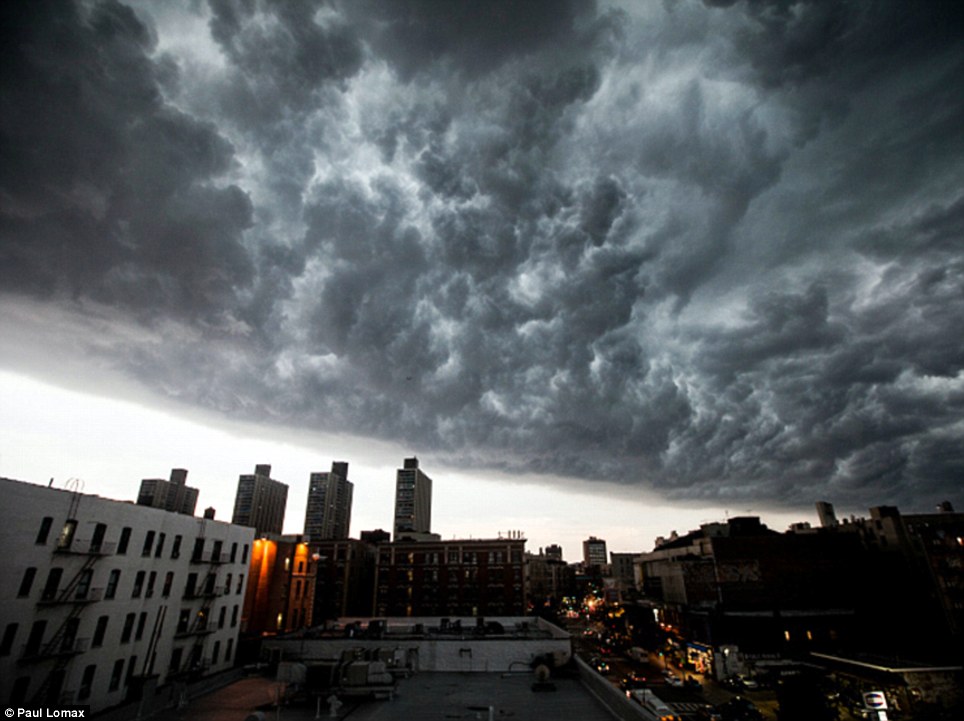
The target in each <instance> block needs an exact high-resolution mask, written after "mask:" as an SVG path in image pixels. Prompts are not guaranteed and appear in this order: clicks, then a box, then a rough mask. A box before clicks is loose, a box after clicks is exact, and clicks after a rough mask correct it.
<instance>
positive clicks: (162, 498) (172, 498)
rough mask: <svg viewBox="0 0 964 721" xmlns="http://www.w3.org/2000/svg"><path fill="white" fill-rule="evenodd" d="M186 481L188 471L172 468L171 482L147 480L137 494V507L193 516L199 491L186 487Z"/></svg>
mask: <svg viewBox="0 0 964 721" xmlns="http://www.w3.org/2000/svg"><path fill="white" fill-rule="evenodd" d="M185 481H187V470H186V469H184V468H172V469H171V480H170V481H165V480H164V479H163V478H145V479H143V480H142V481H141V487H140V490H139V491H138V493H137V505H139V506H151V507H152V508H163V509H164V510H165V511H173V512H174V513H184V514H186V515H188V516H193V515H194V509H195V507H196V506H197V494H198V490H197V489H196V488H191V487H190V486H188V485H185Z"/></svg>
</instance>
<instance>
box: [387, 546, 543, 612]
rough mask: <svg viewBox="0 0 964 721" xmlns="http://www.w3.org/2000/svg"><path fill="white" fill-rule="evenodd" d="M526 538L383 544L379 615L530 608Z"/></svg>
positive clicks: (511, 610)
mask: <svg viewBox="0 0 964 721" xmlns="http://www.w3.org/2000/svg"><path fill="white" fill-rule="evenodd" d="M524 554H525V539H524V538H510V539H506V538H499V539H491V540H484V539H480V540H475V539H473V540H453V541H426V540H422V541H394V542H392V543H387V544H382V545H380V546H379V547H378V555H377V563H376V568H375V586H376V591H375V598H376V603H375V611H376V615H378V616H458V615H461V616H489V615H495V616H498V615H517V614H523V613H525V611H526V593H525V582H524V575H523V571H524Z"/></svg>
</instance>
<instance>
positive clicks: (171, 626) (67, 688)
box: [0, 479, 253, 713]
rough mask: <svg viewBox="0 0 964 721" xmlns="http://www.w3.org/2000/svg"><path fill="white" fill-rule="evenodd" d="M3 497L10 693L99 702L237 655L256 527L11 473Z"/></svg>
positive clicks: (208, 669)
mask: <svg viewBox="0 0 964 721" xmlns="http://www.w3.org/2000/svg"><path fill="white" fill-rule="evenodd" d="M0 497H2V498H3V503H2V504H0V543H2V547H3V548H4V549H7V550H8V552H7V553H5V554H4V555H3V557H2V559H0V575H2V577H3V578H5V579H7V582H6V583H4V584H2V587H0V609H3V616H2V620H0V700H2V701H3V703H4V704H6V705H7V706H10V707H24V706H28V705H34V706H47V707H53V706H59V705H63V704H68V703H75V704H83V705H89V706H90V707H91V711H92V712H93V713H97V712H98V711H101V710H104V709H107V708H110V707H114V706H119V705H121V704H123V703H125V701H128V700H130V699H132V698H137V697H139V696H141V695H143V697H144V698H145V699H146V698H148V689H151V688H153V687H155V686H163V685H165V684H170V683H172V682H175V681H192V680H195V679H197V678H200V677H204V676H207V675H209V674H214V673H218V672H220V671H223V670H225V669H228V668H230V667H231V666H232V665H233V663H234V655H235V653H236V651H237V639H238V631H239V622H240V614H241V609H242V602H243V599H244V592H245V588H246V582H247V578H246V573H247V565H248V553H249V550H250V546H251V542H252V536H253V532H252V530H251V529H250V528H244V527H242V526H236V525H231V524H228V523H224V522H219V521H212V520H205V519H200V518H194V517H189V516H186V515H183V514H180V513H171V512H168V511H164V510H160V509H157V508H149V507H146V506H142V505H136V504H133V503H129V502H121V501H114V500H109V499H106V498H100V497H98V496H93V495H85V494H82V493H77V492H71V491H67V490H62V489H57V488H50V487H47V486H37V485H33V484H30V483H24V482H21V481H14V480H10V479H0ZM11 549H16V552H10V550H11ZM150 698H154V697H153V696H151V697H150ZM157 698H161V696H160V695H159V696H157Z"/></svg>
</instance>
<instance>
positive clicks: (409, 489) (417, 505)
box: [392, 458, 432, 541]
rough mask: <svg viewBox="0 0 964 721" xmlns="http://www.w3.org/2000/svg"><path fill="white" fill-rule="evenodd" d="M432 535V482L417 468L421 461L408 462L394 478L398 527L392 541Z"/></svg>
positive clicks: (395, 528) (416, 459)
mask: <svg viewBox="0 0 964 721" xmlns="http://www.w3.org/2000/svg"><path fill="white" fill-rule="evenodd" d="M431 532H432V479H431V478H429V477H428V476H427V475H425V473H423V472H422V471H421V469H419V467H418V458H406V459H405V461H404V464H403V466H402V468H399V469H398V471H397V473H396V475H395V526H394V534H393V536H392V538H393V540H395V541H401V540H404V539H406V538H419V537H429V536H430V534H431Z"/></svg>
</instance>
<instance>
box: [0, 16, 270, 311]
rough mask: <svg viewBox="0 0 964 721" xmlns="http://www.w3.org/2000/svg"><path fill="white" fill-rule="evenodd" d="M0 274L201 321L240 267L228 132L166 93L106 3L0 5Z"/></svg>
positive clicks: (227, 294)
mask: <svg viewBox="0 0 964 721" xmlns="http://www.w3.org/2000/svg"><path fill="white" fill-rule="evenodd" d="M2 12H3V13H4V16H5V17H4V19H3V23H2V26H3V32H4V35H5V37H4V39H3V43H2V45H3V51H2V52H3V58H2V61H0V66H2V68H0V73H2V75H0V87H2V105H3V116H2V120H0V123H2V125H0V133H2V147H3V155H2V157H3V161H2V163H0V189H2V191H0V192H2V215H0V229H2V234H3V244H2V246H0V258H2V262H0V279H2V283H3V286H4V287H5V288H6V289H8V290H10V289H15V290H19V291H23V292H27V293H31V294H40V295H45V296H49V295H59V294H64V295H67V296H70V297H74V298H78V297H85V298H92V299H94V300H98V301H102V302H105V303H116V304H118V305H120V306H122V307H130V308H132V309H136V311H137V312H138V313H143V314H145V315H148V316H154V315H163V314H165V313H176V314H188V315H192V316H195V317H198V318H207V319H209V320H210V319H212V318H214V317H215V316H218V315H220V314H221V313H222V312H223V311H224V310H226V309H227V310H230V308H231V307H232V306H233V305H234V304H235V303H236V300H235V294H236V293H237V291H238V290H239V289H241V288H243V287H244V286H245V285H247V284H248V283H250V282H251V281H252V279H253V277H254V268H253V266H252V264H251V262H250V259H249V257H248V255H247V253H246V251H245V250H244V248H243V247H242V246H241V234H242V232H243V231H244V230H245V228H246V227H248V226H249V225H250V221H251V205H250V202H249V201H248V198H247V196H246V194H245V193H244V191H242V190H241V189H240V188H238V187H237V186H234V185H230V184H223V183H220V182H218V179H219V178H220V177H221V176H223V175H224V173H225V172H226V171H227V170H228V169H229V168H230V167H231V164H232V162H233V152H232V148H231V145H230V143H228V142H227V141H226V140H225V139H224V138H223V137H221V136H220V135H219V134H218V132H217V129H216V128H215V127H214V126H213V125H212V124H211V123H208V122H204V121H201V120H198V119H196V118H193V117H190V116H187V115H185V114H183V113H181V112H179V111H177V110H176V109H175V108H172V107H170V106H168V105H166V104H165V103H164V102H163V100H162V98H161V95H160V92H159V89H158V75H159V73H160V68H159V66H158V64H156V63H155V62H154V61H153V60H152V59H151V57H150V55H151V53H152V51H153V48H154V42H155V40H154V37H153V36H152V34H151V32H150V31H149V30H148V28H147V27H145V26H144V25H143V24H142V23H141V22H140V21H139V20H138V19H137V17H136V16H135V15H134V13H133V12H132V11H131V10H130V9H129V8H127V7H125V6H123V5H120V4H119V3H114V2H105V3H100V4H97V5H95V6H94V7H92V8H90V9H89V11H88V10H80V9H78V8H76V7H74V6H72V5H70V4H67V3H42V2H38V3H11V4H7V5H5V6H4V9H3V11H2Z"/></svg>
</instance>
